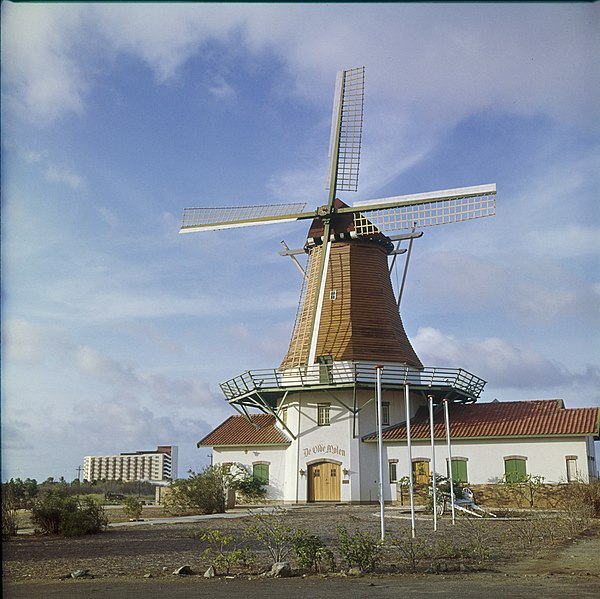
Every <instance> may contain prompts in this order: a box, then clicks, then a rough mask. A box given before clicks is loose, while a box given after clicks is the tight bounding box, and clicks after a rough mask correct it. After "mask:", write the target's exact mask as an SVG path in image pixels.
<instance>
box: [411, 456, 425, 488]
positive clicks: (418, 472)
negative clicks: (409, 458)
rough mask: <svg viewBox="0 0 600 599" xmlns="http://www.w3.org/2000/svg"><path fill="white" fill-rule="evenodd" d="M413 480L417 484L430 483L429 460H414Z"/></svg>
mask: <svg viewBox="0 0 600 599" xmlns="http://www.w3.org/2000/svg"><path fill="white" fill-rule="evenodd" d="M413 481H414V483H415V484H417V485H427V484H429V462H427V461H425V460H418V461H416V462H413Z"/></svg>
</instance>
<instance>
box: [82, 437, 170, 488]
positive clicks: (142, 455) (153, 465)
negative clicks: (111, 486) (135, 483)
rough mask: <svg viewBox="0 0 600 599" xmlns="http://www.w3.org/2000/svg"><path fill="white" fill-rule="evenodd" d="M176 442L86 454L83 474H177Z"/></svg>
mask: <svg viewBox="0 0 600 599" xmlns="http://www.w3.org/2000/svg"><path fill="white" fill-rule="evenodd" d="M177 453H178V449H177V446H175V445H159V446H158V447H157V448H156V451H134V452H130V453H121V454H119V455H109V456H85V458H83V478H84V479H85V480H88V481H92V480H123V481H132V480H150V481H164V480H173V479H175V478H177Z"/></svg>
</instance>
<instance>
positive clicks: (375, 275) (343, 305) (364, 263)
mask: <svg viewBox="0 0 600 599" xmlns="http://www.w3.org/2000/svg"><path fill="white" fill-rule="evenodd" d="M318 256H319V253H318V252H316V253H314V254H312V255H311V258H310V261H311V262H312V261H314V260H317V259H318ZM317 270H318V269H317V268H316V267H315V265H314V264H309V273H310V274H309V281H308V288H307V293H306V301H305V304H304V306H303V307H302V316H301V317H300V320H299V322H300V323H304V326H308V325H309V323H310V325H312V322H310V321H311V313H312V310H313V309H314V308H313V306H314V302H316V301H317V298H316V294H314V293H310V291H311V287H314V285H315V284H316V281H315V280H314V279H316V271H317ZM332 291H335V294H334V295H335V299H331V297H332V294H331V292H332ZM309 345H310V335H306V330H300V327H298V326H297V327H296V330H295V332H294V336H293V338H292V341H291V343H290V349H289V350H288V353H287V355H286V357H285V358H284V360H283V362H282V364H281V368H282V369H285V368H289V367H292V366H299V365H301V364H306V363H307V362H308V352H309ZM316 355H317V356H332V357H333V359H334V360H336V361H341V360H367V361H382V362H399V363H406V364H408V365H409V366H412V367H414V368H418V369H422V368H423V365H422V364H421V361H420V360H419V358H418V357H417V354H416V353H415V351H414V349H413V348H412V346H411V344H410V341H409V340H408V337H407V335H406V332H405V330H404V326H403V324H402V320H401V318H400V315H399V313H398V309H397V305H396V298H395V296H394V292H393V289H392V284H391V281H390V275H389V268H388V260H387V252H386V251H385V249H384V248H383V247H382V246H381V244H379V243H374V242H368V241H352V242H334V243H332V245H331V253H330V257H329V266H328V271H327V279H326V283H325V294H324V301H323V309H322V313H321V321H320V324H319V337H318V342H317V351H316Z"/></svg>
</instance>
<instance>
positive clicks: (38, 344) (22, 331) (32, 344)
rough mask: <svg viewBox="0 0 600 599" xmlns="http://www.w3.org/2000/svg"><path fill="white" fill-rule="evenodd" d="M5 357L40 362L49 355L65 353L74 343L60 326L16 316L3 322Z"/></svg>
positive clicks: (20, 360)
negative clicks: (34, 321)
mask: <svg viewBox="0 0 600 599" xmlns="http://www.w3.org/2000/svg"><path fill="white" fill-rule="evenodd" d="M2 346H3V357H4V358H6V359H7V361H8V362H10V361H11V360H15V361H17V362H26V363H38V362H40V361H43V360H45V359H47V358H48V357H52V356H56V355H57V354H60V355H63V354H64V353H65V352H68V351H70V350H72V348H73V345H72V344H71V343H70V341H69V340H68V338H67V337H66V335H65V334H64V333H63V332H62V330H61V329H60V328H58V327H50V326H44V325H39V324H36V323H33V322H31V321H28V320H25V319H22V318H15V319H7V320H4V321H3V322H2Z"/></svg>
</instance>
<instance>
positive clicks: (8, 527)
mask: <svg viewBox="0 0 600 599" xmlns="http://www.w3.org/2000/svg"><path fill="white" fill-rule="evenodd" d="M18 530H19V526H18V522H17V501H16V499H15V497H14V495H13V493H12V489H10V487H7V488H4V486H3V488H2V540H6V539H10V537H14V536H15V535H16V534H17V531H18Z"/></svg>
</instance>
